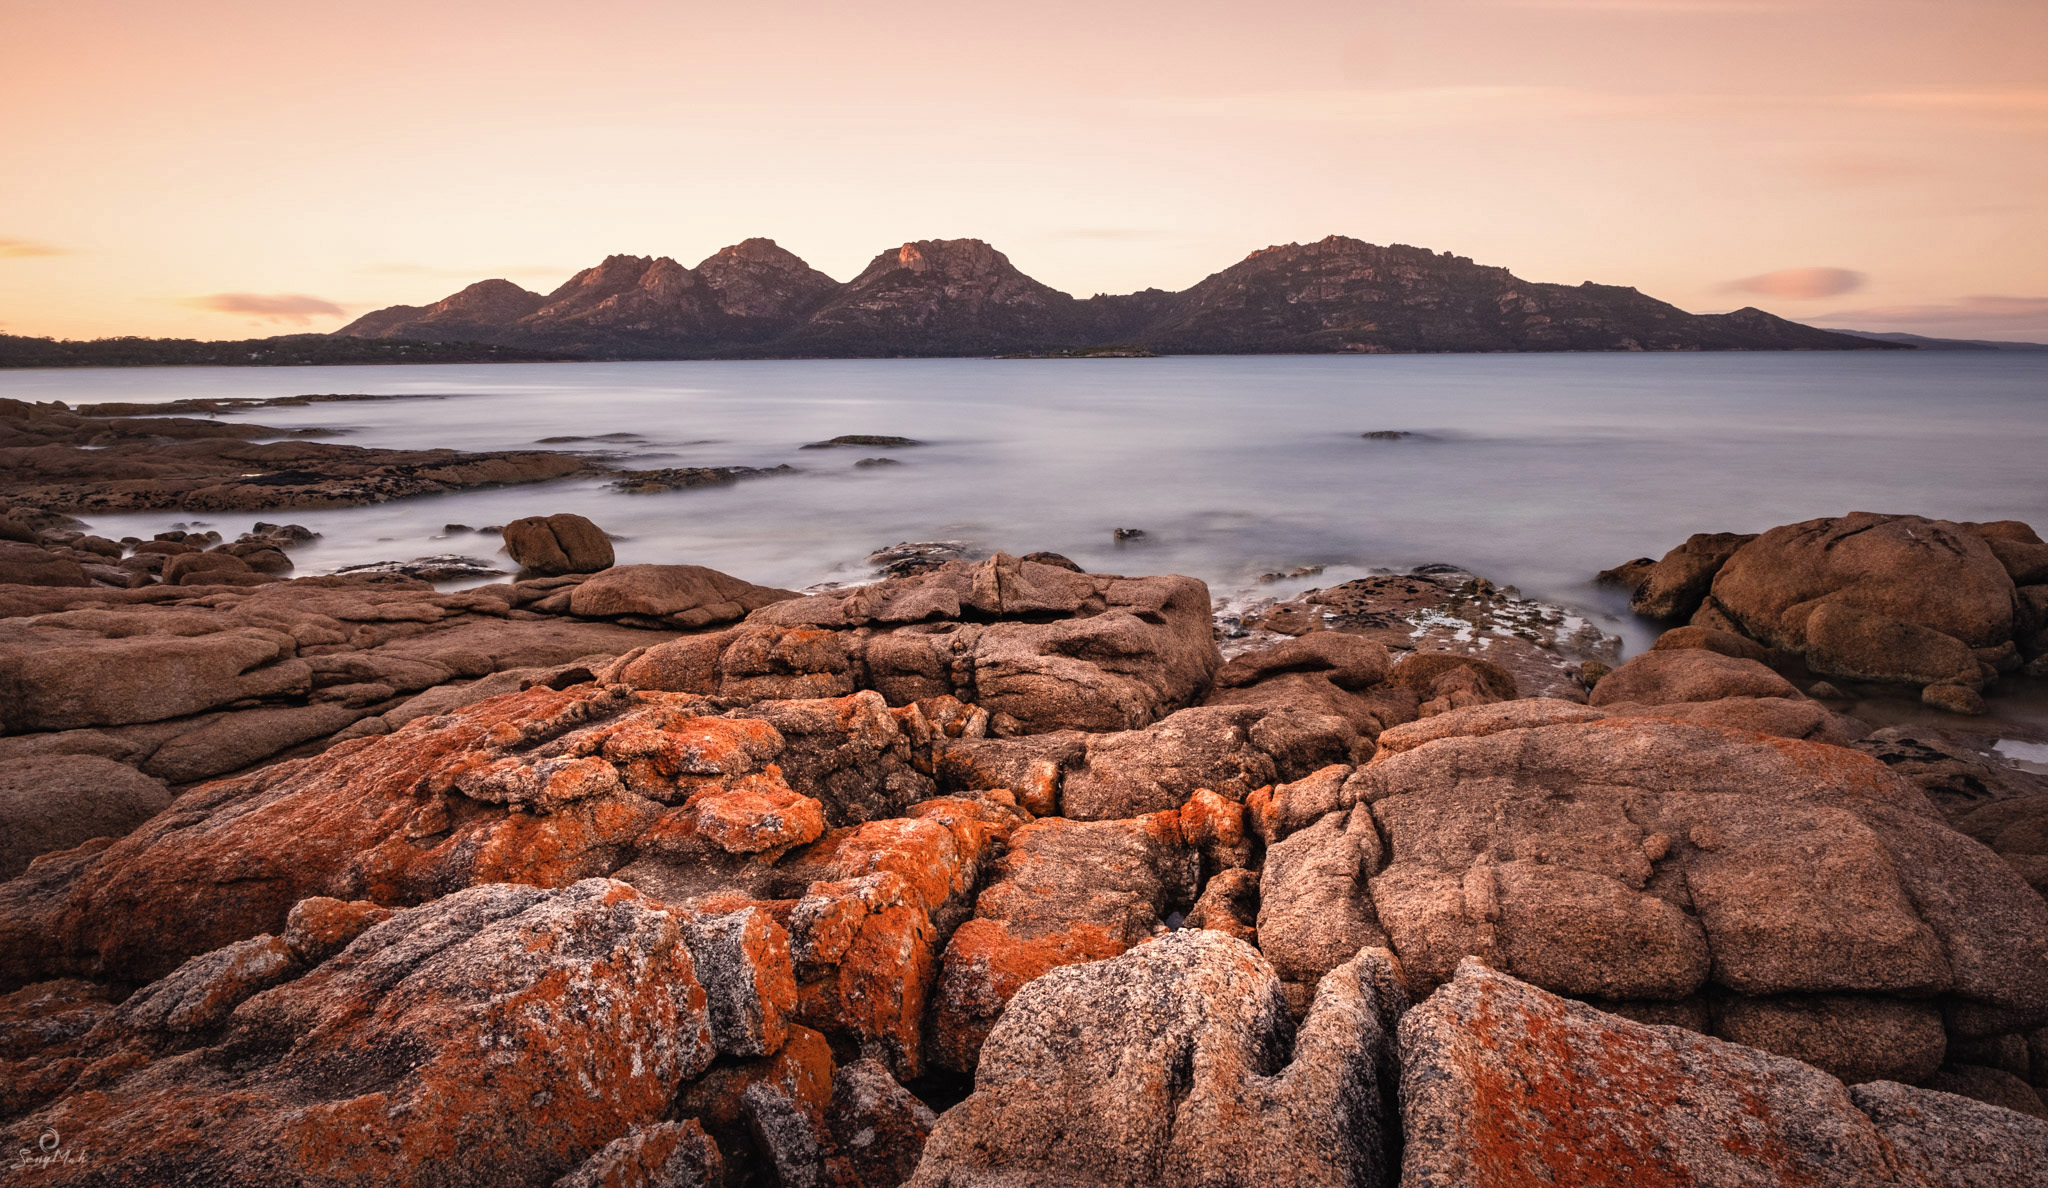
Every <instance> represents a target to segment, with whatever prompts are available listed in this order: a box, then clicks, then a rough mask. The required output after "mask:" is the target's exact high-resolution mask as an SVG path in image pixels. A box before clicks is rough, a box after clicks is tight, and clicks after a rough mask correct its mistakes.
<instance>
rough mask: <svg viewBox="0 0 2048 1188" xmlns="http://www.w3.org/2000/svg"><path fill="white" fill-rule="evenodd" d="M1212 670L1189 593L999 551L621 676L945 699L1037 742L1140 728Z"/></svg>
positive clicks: (678, 645) (775, 692) (1198, 688)
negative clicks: (1050, 735) (1045, 735)
mask: <svg viewBox="0 0 2048 1188" xmlns="http://www.w3.org/2000/svg"><path fill="white" fill-rule="evenodd" d="M1220 663H1221V661H1220V658H1219V657H1218V655H1217V652H1216V645H1215V641H1214V639H1213V638H1212V627H1211V624H1210V619H1209V594H1208V589H1207V587H1205V586H1204V585H1203V584H1202V583H1201V582H1198V581H1195V580H1194V579H1192V578H1183V577H1155V578H1122V577H1114V576H1111V575H1108V574H1081V573H1074V572H1072V571H1071V570H1066V569H1061V568H1059V567H1057V566H1052V565H1040V564H1038V563H1036V562H1031V561H1020V560H1018V559H1017V558H1015V557H1010V556H1007V555H1003V554H998V555H997V556H995V557H991V558H989V559H988V560H986V561H982V562H978V563H969V562H965V561H952V562H947V563H945V564H943V565H940V566H938V567H937V568H935V569H932V570H930V571H927V572H924V573H919V574H916V575H913V576H909V577H900V578H889V579H887V580H884V581H882V582H878V583H876V584H875V585H872V586H862V587H859V588H856V589H852V590H840V591H832V592H828V593H824V594H815V595H812V596H810V597H807V598H797V599H791V600H789V601H786V602H777V603H774V604H773V605H770V606H765V607H763V608H761V609H760V610H757V611H755V612H753V613H752V614H751V615H749V616H748V617H747V621H746V622H745V623H744V624H742V625H741V626H739V627H736V628H733V629H731V630H729V631H725V632H720V633H717V634H715V635H704V636H692V637H687V638H684V639H679V640H676V641H675V642H674V643H671V644H666V645H663V646H660V647H656V648H652V649H650V650H649V651H648V652H647V653H646V654H645V655H642V656H640V657H638V658H636V660H635V661H634V663H633V665H632V666H631V667H629V668H627V669H625V670H624V671H623V672H622V674H621V675H622V678H623V679H624V680H627V681H630V682H631V683H633V684H634V685H636V686H638V687H640V688H645V689H669V690H677V691H685V692H697V693H706V694H714V693H715V694H717V695H719V696H722V697H728V698H751V699H766V698H781V697H819V696H837V695H842V694H845V693H850V692H852V691H853V690H854V689H856V688H869V689H874V690H876V691H877V692H879V693H881V694H882V695H883V696H884V697H885V698H887V699H888V702H889V704H890V705H896V706H901V705H907V704H909V703H911V702H916V701H922V700H925V699H927V698H931V697H938V696H942V695H950V696H953V697H956V698H958V699H960V700H961V701H965V702H970V703H973V704H975V705H978V706H980V707H981V708H982V709H983V710H985V711H987V712H988V713H989V714H990V715H992V716H993V715H1001V716H1002V720H1003V721H1005V722H1008V723H1013V724H1014V726H1013V727H1012V730H1013V731H1022V732H1027V733H1038V732H1044V731H1054V730H1067V729H1079V730H1129V729H1135V728H1137V727H1141V726H1144V725H1146V724H1148V723H1150V722H1152V721H1154V720H1156V719H1158V718H1159V717H1162V716H1163V715H1165V714H1167V713H1170V712H1172V711H1173V710H1176V709H1179V708H1181V707H1182V706H1184V705H1187V704H1188V703H1189V702H1191V701H1193V700H1195V699H1196V698H1197V697H1199V696H1200V695H1201V694H1202V693H1204V692H1206V691H1207V690H1208V687H1209V683H1210V680H1211V678H1212V677H1213V676H1214V674H1215V671H1216V669H1217V667H1219V665H1220Z"/></svg>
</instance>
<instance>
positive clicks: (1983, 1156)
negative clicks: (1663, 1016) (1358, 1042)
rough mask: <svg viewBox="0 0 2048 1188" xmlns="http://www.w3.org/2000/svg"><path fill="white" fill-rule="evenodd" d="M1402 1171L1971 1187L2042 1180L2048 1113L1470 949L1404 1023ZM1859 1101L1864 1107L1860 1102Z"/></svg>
mask: <svg viewBox="0 0 2048 1188" xmlns="http://www.w3.org/2000/svg"><path fill="white" fill-rule="evenodd" d="M1399 1046H1400V1059H1401V1117H1402V1123H1403V1127H1404V1131H1405V1137H1406V1147H1405V1151H1404V1153H1403V1157H1402V1168H1401V1183H1402V1184H1403V1185H1404V1186H1416V1188H1419V1186H1422V1185H1428V1186H1430V1188H1468V1186H1469V1188H1481V1186H1485V1188H1506V1186H1510V1185H1537V1184H1574V1185H1588V1186H1593V1185H1614V1186H1616V1188H1621V1186H1624V1185H1627V1186H1630V1188H1663V1186H1666V1185H1669V1186H1673V1188H1676V1186H1678V1185H1685V1186H1688V1188H1690V1186H1694V1185H1704V1184H1712V1185H1716V1186H1723V1185H1725V1186H1730V1188H1734V1186H1746V1185H1754V1186H1756V1188H1776V1186H1778V1185H1785V1184H1803V1185H1812V1186H1815V1188H1826V1186H1836V1185H1839V1186H1841V1188H1851V1186H1853V1185H1876V1184H1902V1185H1914V1186H1916V1188H1933V1186H1935V1185H1952V1184H1971V1185H1982V1186H1985V1188H1994V1186H1995V1188H2021V1186H2023V1185H2032V1184H2039V1183H2041V1182H2042V1181H2041V1177H2042V1176H2043V1175H2044V1174H2048V1125H2044V1124H2043V1123H2041V1122H2040V1121H2039V1120H2038V1119H2034V1118H2029V1117H2026V1116H2024V1115H2021V1114H2016V1113H2013V1112H2012V1111H2010V1110H2001V1109H1998V1108H1997V1107H1995V1106H1986V1105H1982V1104H1980V1103H1976V1102H1970V1101H1967V1100H1966V1099H1963V1098H1957V1097H1952V1096H1950V1095H1948V1094H1945V1093H1936V1092H1930V1091H1927V1090H1920V1089H1913V1088H1910V1087H1907V1086H1904V1085H1897V1084H1892V1083H1889V1082H1879V1083H1877V1084H1873V1085H1866V1086H1862V1087H1860V1088H1859V1089H1857V1090H1856V1091H1854V1093H1853V1095H1852V1092H1851V1091H1850V1090H1849V1089H1847V1088H1846V1087H1844V1086H1843V1085H1842V1083H1841V1082H1840V1081H1837V1080H1835V1079H1834V1078H1833V1077H1830V1076H1828V1075H1827V1074H1825V1073H1822V1072H1820V1071H1819V1070H1817V1069H1815V1068H1812V1067H1810V1066H1808V1065H1804V1064H1800V1063H1799V1062H1797V1061H1793V1060H1786V1059H1783V1058H1780V1057H1776V1056H1771V1055H1769V1054H1767V1053H1764V1052H1759V1051H1757V1050H1755V1049H1753V1048H1745V1047H1741V1046H1739V1045H1736V1044H1729V1043H1723V1042H1721V1041H1718V1040H1713V1039H1708V1038H1706V1037H1704V1036H1700V1035H1697V1034H1695V1033H1693V1032H1689V1031H1686V1030H1683V1029H1680V1028H1676V1027H1652V1026H1644V1025H1642V1024H1639V1023H1633V1022H1630V1021H1629V1020H1626V1019H1622V1018H1620V1017H1618V1016H1615V1015H1609V1014H1605V1013H1602V1012H1600V1011H1597V1010H1594V1009H1593V1008H1591V1007H1588V1006H1586V1005H1584V1004H1582V1003H1576V1002H1572V1001H1570V1000H1568V999H1563V998H1558V997H1556V996H1554V995H1550V994H1546V993H1544V992H1542V991H1540V990H1537V989H1536V988H1534V987H1532V986H1529V985H1527V984H1525V983H1522V982H1519V981H1516V980H1515V979H1513V978H1510V977H1507V976H1505V975H1503V974H1499V973H1496V972H1494V971H1492V970H1489V969H1487V968H1486V967H1485V966H1483V965H1481V964H1480V963H1479V962H1477V961H1471V960H1468V961H1466V962H1465V963H1464V964H1463V965H1461V966H1460V967H1459V970H1458V975H1457V977H1456V978H1455V979H1454V980H1452V981H1451V982H1450V983H1449V984H1448V985H1446V986H1445V987H1444V988H1443V989H1441V990H1439V991H1438V992H1437V993H1436V994H1434V995H1432V996H1431V997H1430V999H1429V1000H1428V1001H1427V1002H1424V1003H1422V1004H1421V1005H1419V1006H1417V1007H1416V1008H1415V1009H1414V1010H1411V1011H1409V1012H1408V1013H1407V1015H1406V1016H1405V1017H1404V1018H1403V1019H1402V1020H1401V1023H1400V1026H1399ZM1866 1111H1868V1112H1866Z"/></svg>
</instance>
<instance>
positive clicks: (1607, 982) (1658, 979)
mask: <svg viewBox="0 0 2048 1188" xmlns="http://www.w3.org/2000/svg"><path fill="white" fill-rule="evenodd" d="M1766 700H1768V699H1766ZM1342 802H1355V803H1357V804H1358V805H1362V806H1363V807H1365V808H1366V809H1367V810H1369V812H1370V814H1371V818H1372V824H1373V828H1372V829H1370V830H1363V829H1347V830H1346V831H1345V835H1346V836H1348V837H1351V838H1355V839H1356V840H1357V841H1358V842H1359V843H1361V845H1360V848H1359V849H1358V850H1357V851H1356V852H1357V853H1358V854H1359V855H1360V857H1359V859H1358V861H1359V862H1360V868H1359V869H1360V872H1361V875H1362V877H1360V875H1353V876H1349V877H1351V878H1352V879H1353V880H1354V882H1355V883H1356V884H1357V891H1356V896H1357V903H1358V905H1359V907H1358V913H1359V917H1360V918H1361V919H1365V920H1371V921H1374V922H1376V923H1377V925H1378V927H1379V928H1380V929H1381V930H1382V931H1383V932H1384V934H1385V935H1386V937H1387V938H1388V941H1389V943H1390V945H1391V947H1392V948H1393V949H1394V950H1395V951H1396V952H1398V953H1399V954H1400V955H1401V958H1402V961H1403V963H1404V965H1405V967H1406V968H1407V970H1408V972H1409V975H1410V977H1411V979H1413V981H1414V985H1415V988H1416V989H1417V990H1418V992H1419V991H1423V990H1427V989H1428V988H1429V987H1430V986H1432V985H1434V984H1436V983H1438V982H1441V981H1443V980H1446V979H1448V978H1449V977H1450V976H1451V975H1452V973H1453V971H1454V970H1455V969H1456V967H1457V963H1458V962H1459V961H1460V960H1462V959H1463V958H1464V957H1466V956H1477V957H1480V958H1482V959H1483V960H1485V961H1488V962H1489V963H1492V964H1494V965H1496V966H1497V967H1499V968H1500V969H1502V970H1503V971H1505V972H1509V973H1512V974H1514V975H1515V976H1517V977H1521V978H1524V979H1526V980H1528V981H1530V982H1533V983H1535V984H1537V985H1539V986H1542V987H1544V988H1545V989H1548V990H1552V991H1555V992H1558V993H1563V994H1570V995H1574V996H1578V997H1590V998H1597V999H1600V1000H1602V1001H1606V1002H1612V1003H1616V1004H1653V1005H1654V1004H1671V1005H1672V1006H1673V1007H1674V1008H1679V1007H1682V1008H1683V1009H1679V1010H1677V1013H1676V1014H1675V1015H1673V1016H1672V1017H1673V1018H1685V1019H1688V1020H1690V1023H1689V1025H1692V1026H1695V1027H1698V1028H1711V1027H1719V1026H1730V1027H1732V1026H1738V1025H1739V1026H1741V1027H1744V1028H1746V1029H1747V1030H1746V1031H1745V1032H1744V1034H1746V1035H1749V1036H1752V1037H1767V1036H1771V1035H1777V1036H1784V1037H1788V1038H1787V1040H1786V1043H1787V1044H1790V1043H1792V1042H1793V1040H1794V1039H1796V1041H1797V1043H1798V1045H1799V1047H1798V1054H1799V1055H1801V1056H1802V1057H1803V1058H1805V1059H1809V1060H1816V1061H1819V1062H1822V1063H1826V1064H1829V1065H1830V1066H1831V1067H1839V1068H1843V1069H1851V1068H1854V1069H1862V1070H1865V1071H1866V1072H1867V1073H1869V1074H1871V1075H1883V1076H1889V1077H1900V1076H1910V1075H1925V1072H1926V1061H1927V1053H1926V1051H1925V1049H1924V1047H1915V1046H1914V1045H1910V1044H1901V1043H1900V1042H1899V1036H1900V1034H1901V1031H1900V1028H1901V1027H1902V1026H1903V1027H1907V1028H1908V1029H1909V1030H1911V1029H1913V1028H1920V1029H1922V1030H1921V1031H1918V1032H1915V1034H1924V1028H1925V1026H1926V1024H1927V1021H1928V1020H1931V1019H1932V1018H1933V1011H1934V1009H1935V1006H1936V1005H1937V1004H1938V1005H1939V1006H1940V1007H1941V1010H1942V1016H1943V1017H1942V1020H1941V1026H1943V1027H1944V1028H1945V1029H1946V1032H1947V1034H1948V1035H1949V1036H1950V1037H1957V1036H1977V1035H1994V1034H2012V1033H2017V1032H2020V1031H2023V1030H2025V1029H2026V1028H2029V1027H2034V1026H2039V1025H2040V1023H2041V1022H2043V1021H2048V979H2043V978H2042V977H2041V971H2042V970H2043V969H2048V903H2043V901H2042V900H2041V898H2040V896H2039V895H2037V894H2035V893H2034V892H2033V890H2032V889H2031V888H2029V887H2027V886H2026V884H2025V883H2024V882H2023V881H2022V880H2021V879H2020V878H2019V876H2018V875H2017V874H2015V873H2014V871H2013V870H2012V868H2011V867H2010V866H2008V865H2007V864H2006V863H2004V862H2002V861H2000V860H1999V859H1998V857H1997V856H1996V855H1994V854H1992V853H1991V852H1990V851H1989V850H1986V849H1985V848H1984V847H1982V846H1981V845H1979V844H1977V843H1975V842H1973V841H1971V840H1970V839H1969V838H1966V837H1964V836H1962V835H1961V834H1958V833H1956V832H1955V831H1954V830H1952V829H1950V828H1949V827H1948V826H1947V825H1946V824H1944V823H1943V822H1942V820H1941V818H1940V816H1939V815H1938V814H1937V813H1936V812H1935V811H1934V809H1933V808H1932V806H1931V805H1929V804H1928V802H1927V800H1926V799H1925V797H1924V796H1923V795H1922V794H1921V792H1920V791H1919V789H1917V788H1915V787H1914V786H1913V785H1912V784H1910V783H1909V782H1907V781H1906V780H1905V779H1903V778H1902V777H1900V776H1898V775H1895V774H1894V773H1892V772H1891V771H1890V770H1888V769H1887V768H1886V767H1885V766H1884V765H1883V764H1882V763H1879V762H1876V761H1874V760H1872V759H1869V758H1868V757H1867V756H1864V755H1862V754H1860V753H1858V752H1856V751H1852V750H1849V749H1846V748H1842V747H1838V746H1833V745H1826V744H1819V743H1812V742H1800V741H1794V740H1790V739H1786V738H1783V737H1775V736H1767V735H1761V734H1755V733H1749V732H1745V731H1737V730H1729V729H1725V728H1720V727H1712V726H1704V725H1694V724H1685V723H1679V722H1675V721H1671V720H1668V719H1662V718H1652V717H1623V718H1609V719H1603V720H1598V721H1592V722H1585V723H1576V724H1560V725H1550V726H1538V727H1534V728H1530V729H1522V730H1501V731H1496V732H1494V733H1489V734H1484V735H1480V736H1474V737H1445V738H1439V739H1436V740H1434V741H1431V742H1428V743H1425V744H1423V745H1421V746H1417V747H1415V748H1413V749H1410V750H1406V751H1401V752H1398V753H1395V752H1391V751H1390V752H1383V753H1382V754H1381V755H1380V756H1379V757H1377V758H1376V759H1375V760H1374V761H1373V762H1371V763H1369V764H1367V765H1365V766H1364V767H1362V768H1360V769H1359V770H1358V771H1357V772H1356V773H1355V774H1354V775H1353V776H1352V777H1350V779H1349V780H1347V781H1346V783H1345V785H1344V789H1343V794H1342V797H1341V798H1340V804H1341V803H1342ZM1352 811H1354V812H1355V811H1356V810H1355V809H1354V810H1352ZM1308 835H1309V834H1308V831H1304V832H1303V833H1299V834H1296V835H1294V836H1293V837H1291V838H1289V839H1288V842H1287V843H1286V844H1288V845H1293V844H1295V843H1296V842H1297V841H1298V840H1299V839H1302V838H1305V837H1307V836H1308ZM1301 844H1303V845H1306V844H1307V843H1306V842H1303V843H1301ZM1277 850H1278V847H1276V852H1277ZM1348 860H1349V859H1347V861H1348ZM1334 870H1335V868H1334V867H1332V866H1331V865H1330V863H1329V862H1327V861H1323V860H1319V861H1317V862H1315V863H1302V864H1300V865H1298V866H1297V865H1295V864H1292V863H1289V862H1282V863H1279V864H1276V863H1275V862H1274V855H1273V854H1269V856H1268V859H1267V869H1266V872H1265V874H1264V876H1263V878H1262V881H1261V893H1262V897H1263V898H1264V899H1265V900H1266V901H1267V902H1271V903H1283V902H1285V903H1291V902H1295V901H1297V900H1300V901H1305V902H1309V903H1315V902H1318V901H1320V900H1326V899H1327V897H1329V896H1331V895H1332V894H1333V893H1335V891H1336V890H1337V889H1340V888H1341V883H1342V877H1339V876H1338V875H1336V874H1333V871H1334ZM1264 916H1265V911H1264V909H1263V908H1262V911H1261V917H1262V918H1261V922H1260V930H1259V931H1260V942H1261V944H1263V945H1267V946H1271V945H1272V944H1274V942H1275V940H1276V939H1279V935H1277V934H1275V933H1272V932H1269V929H1268V927H1267V924H1266V921H1265V919H1264ZM1293 918H1294V919H1295V920H1296V921H1299V924H1298V925H1296V927H1297V928H1299V929H1303V930H1307V931H1306V934H1305V935H1303V936H1300V937H1298V938H1295V939H1293V941H1292V945H1291V948H1290V951H1292V952H1298V953H1301V954H1304V955H1306V954H1312V953H1314V952H1315V951H1316V949H1315V947H1314V944H1313V941H1314V939H1315V934H1314V931H1313V930H1315V929H1317V928H1319V927H1321V924H1320V923H1319V921H1320V920H1322V919H1325V918H1327V919H1328V920H1329V921H1330V923H1329V925H1328V929H1329V931H1330V932H1331V934H1332V935H1333V936H1339V935H1341V936H1342V937H1343V938H1344V939H1345V940H1346V942H1347V943H1348V938H1349V936H1350V935H1352V934H1353V933H1354V932H1355V931H1356V929H1355V928H1354V927H1353V926H1351V925H1346V924H1343V923H1342V921H1343V919H1344V917H1342V916H1340V915H1339V914H1338V913H1337V912H1335V911H1333V910H1329V909H1325V910H1323V911H1320V912H1318V911H1313V910H1311V911H1301V912H1297V913H1295V914H1294V916H1293ZM1336 947H1341V945H1339V946H1336ZM1323 960H1329V958H1327V957H1326V958H1323ZM1314 972H1315V970H1314V968H1313V965H1310V966H1309V967H1308V968H1305V969H1301V970H1299V971H1297V972H1295V973H1293V974H1292V975H1290V976H1292V977H1294V978H1296V979H1301V978H1305V977H1307V976H1310V975H1312V974H1313V973H1314ZM1816 995H1818V996H1853V997H1857V998H1859V999H1862V1000H1865V1005H1864V1006H1860V1007H1856V1008H1855V1009H1849V1008H1848V1007H1845V1006H1843V1005H1842V1004H1840V1003H1837V1004H1836V1006H1835V1007H1833V1008H1831V1009H1830V1013H1829V1014H1828V1015H1827V1020H1828V1021H1827V1025H1826V1026H1824V1027H1817V1026H1808V1025H1806V1024H1804V1023H1801V1022H1799V1020H1801V1019H1811V1018H1812V1017H1813V1012H1812V1009H1811V1005H1810V1003H1809V1001H1808V998H1807V996H1816ZM1702 996H1705V997H1706V998H1708V999H1710V1000H1713V1001H1716V1002H1722V1003H1726V1002H1727V1001H1728V1000H1729V999H1730V998H1731V997H1733V998H1736V999H1750V1000H1755V1001H1754V1002H1753V1003H1751V1004H1749V1005H1748V1006H1746V1007H1745V1008H1744V1010H1743V1011H1741V1012H1731V1011H1729V1010H1727V1009H1721V1010H1720V1011H1719V1016H1718V1018H1719V1022H1717V1021H1716V1019H1715V1018H1713V1017H1710V1014H1711V1013H1710V1012H1708V1011H1706V1010H1704V1009H1700V1006H1701V997H1702ZM1687 1004H1692V1005H1687ZM1898 1004H1905V1006H1906V1007H1909V1008H1910V1009H1911V1012H1917V1013H1916V1014H1913V1015H1912V1019H1911V1020H1902V1017H1901V1016H1899V1014H1898V1010H1897V1007H1898ZM1617 1009H1620V1008H1619V1006H1617ZM1631 1009H1635V1008H1631ZM1660 1009H1661V1008H1660ZM1909 1013H1910V1012H1909ZM1730 1020H1734V1022H1730ZM1915 1020H1917V1021H1915ZM1822 1041H1825V1043H1824V1044H1823V1042H1822ZM1757 1042H1767V1041H1766V1040H1764V1039H1762V1038H1759V1039H1758V1040H1757Z"/></svg>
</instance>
